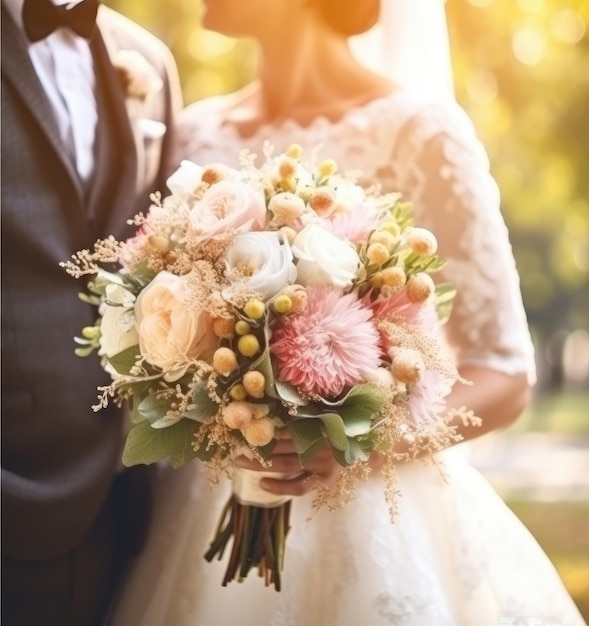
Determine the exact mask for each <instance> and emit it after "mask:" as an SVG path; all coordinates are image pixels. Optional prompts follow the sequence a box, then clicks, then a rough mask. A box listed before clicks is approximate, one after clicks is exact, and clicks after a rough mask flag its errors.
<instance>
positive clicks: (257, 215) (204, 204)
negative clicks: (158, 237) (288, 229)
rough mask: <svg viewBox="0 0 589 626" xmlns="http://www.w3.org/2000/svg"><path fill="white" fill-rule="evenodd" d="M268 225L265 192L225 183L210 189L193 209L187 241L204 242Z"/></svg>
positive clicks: (248, 186) (231, 181)
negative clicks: (235, 231)
mask: <svg viewBox="0 0 589 626" xmlns="http://www.w3.org/2000/svg"><path fill="white" fill-rule="evenodd" d="M265 223H266V202H265V200H264V193H263V192H262V190H261V189H255V188H253V187H252V186H250V185H240V184H239V183H237V182H235V181H233V180H222V181H220V182H218V183H215V184H214V185H212V186H211V187H209V189H207V190H206V191H205V193H204V194H203V196H202V198H201V199H200V200H199V201H198V202H197V203H196V204H195V205H194V207H193V209H192V211H191V212H190V227H189V229H188V234H187V237H188V239H192V240H196V241H202V240H204V239H208V238H209V237H213V236H215V235H218V234H220V233H222V232H225V231H227V230H240V231H241V230H260V229H262V228H264V224H265Z"/></svg>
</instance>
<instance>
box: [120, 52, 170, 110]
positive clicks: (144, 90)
mask: <svg viewBox="0 0 589 626" xmlns="http://www.w3.org/2000/svg"><path fill="white" fill-rule="evenodd" d="M113 65H114V67H115V68H116V69H117V70H118V71H119V74H120V76H121V79H122V81H123V86H124V88H125V92H126V94H127V96H128V97H130V98H138V99H139V100H146V99H148V98H150V97H151V96H153V95H155V94H156V93H157V92H158V91H160V90H161V88H162V87H163V82H162V79H161V78H160V76H159V74H158V73H157V70H156V69H155V67H153V65H152V64H151V63H149V61H148V60H147V59H146V58H145V57H144V56H143V55H142V54H141V53H139V52H137V50H119V51H118V52H117V54H116V56H115V57H114V59H113Z"/></svg>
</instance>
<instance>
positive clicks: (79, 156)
mask: <svg viewBox="0 0 589 626" xmlns="http://www.w3.org/2000/svg"><path fill="white" fill-rule="evenodd" d="M3 1H4V2H5V5H6V8H7V9H8V10H9V11H10V13H11V15H12V17H13V18H14V20H15V21H16V23H17V25H18V26H19V27H20V28H22V27H23V26H22V5H23V0H3ZM52 2H53V3H54V4H56V5H61V4H70V5H72V6H73V5H76V4H78V3H79V2H80V0H74V1H73V2H68V1H67V0H66V1H65V2H64V0H52ZM25 38H26V35H25ZM29 56H30V58H31V61H32V63H33V66H34V68H35V71H36V72H37V76H38V77H39V80H40V81H41V85H42V86H43V88H44V90H45V92H46V94H47V97H48V98H49V101H50V103H51V106H52V107H53V111H54V113H55V117H56V120H57V125H58V128H59V134H60V136H61V140H62V142H63V146H64V149H65V151H66V154H67V155H68V156H69V158H70V160H71V162H72V163H73V165H74V167H75V169H76V171H77V172H78V175H79V177H80V179H81V181H82V183H83V184H85V183H87V182H88V181H89V180H90V178H91V176H92V172H93V169H94V139H95V135H96V125H97V122H98V111H97V105H96V96H95V86H96V77H95V74H94V64H93V61H92V54H91V52H90V44H89V42H88V41H87V40H86V39H84V38H83V37H80V36H79V35H77V34H76V33H74V32H73V31H72V30H70V29H69V28H58V29H56V30H55V31H54V32H53V33H51V34H50V35H49V36H48V37H46V38H45V39H42V40H41V41H37V42H34V43H30V44H29Z"/></svg>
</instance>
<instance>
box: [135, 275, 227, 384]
mask: <svg viewBox="0 0 589 626" xmlns="http://www.w3.org/2000/svg"><path fill="white" fill-rule="evenodd" d="M190 279H191V275H190V274H187V275H186V276H176V275H175V274H171V273H170V272H160V273H159V274H158V275H157V276H156V277H155V278H154V279H153V280H152V281H151V283H149V285H147V287H145V288H144V289H143V291H142V292H141V293H140V294H139V295H138V296H137V301H136V303H135V317H136V318H137V330H138V332H139V349H140V350H141V354H142V355H143V357H145V359H146V360H147V361H148V362H149V363H151V364H152V365H155V366H156V367H159V368H160V369H161V370H163V371H164V373H165V376H164V378H166V380H168V381H173V380H177V379H178V378H180V377H181V376H183V375H184V373H185V372H186V369H187V368H188V365H189V362H190V360H192V359H198V358H203V359H208V358H210V357H211V356H212V353H213V351H214V349H215V348H216V347H217V342H218V341H217V338H216V337H215V334H214V333H213V322H212V319H211V317H210V315H209V313H208V312H207V311H206V310H205V309H203V308H199V306H198V305H197V304H195V303H194V302H189V296H190V293H191V290H190Z"/></svg>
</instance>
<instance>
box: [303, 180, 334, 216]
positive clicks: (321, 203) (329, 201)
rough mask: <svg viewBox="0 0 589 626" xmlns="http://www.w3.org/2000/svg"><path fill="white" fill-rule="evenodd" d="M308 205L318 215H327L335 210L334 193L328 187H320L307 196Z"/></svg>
mask: <svg viewBox="0 0 589 626" xmlns="http://www.w3.org/2000/svg"><path fill="white" fill-rule="evenodd" d="M309 206H310V207H311V208H312V209H313V211H315V213H317V215H319V217H329V216H330V215H332V214H333V212H334V211H335V207H336V204H335V195H334V193H333V191H331V190H330V189H326V188H325V187H320V188H319V189H315V190H314V191H313V192H312V193H311V195H310V196H309Z"/></svg>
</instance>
